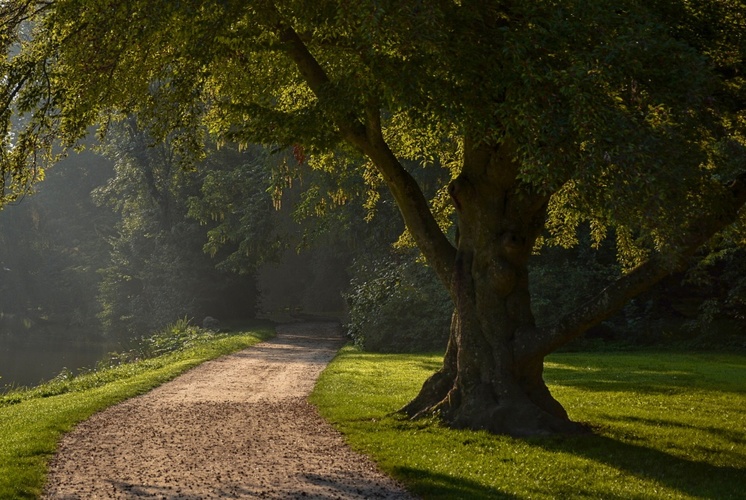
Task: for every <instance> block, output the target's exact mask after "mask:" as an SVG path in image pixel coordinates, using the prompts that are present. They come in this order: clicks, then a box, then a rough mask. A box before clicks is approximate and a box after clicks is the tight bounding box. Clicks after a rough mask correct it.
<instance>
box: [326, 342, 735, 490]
mask: <svg viewBox="0 0 746 500" xmlns="http://www.w3.org/2000/svg"><path fill="white" fill-rule="evenodd" d="M439 364H440V357H438V356H428V355H381V354H372V353H362V352H359V351H357V350H355V349H353V348H345V349H344V350H343V351H342V352H341V353H340V355H339V356H337V358H336V359H335V360H334V361H333V363H332V364H331V365H330V366H329V368H327V370H326V371H325V372H324V373H323V375H322V377H321V379H320V381H319V383H318V385H317V386H316V389H315V391H314V394H313V395H312V401H313V402H314V403H315V404H317V405H318V406H319V408H320V410H321V412H322V414H323V415H324V416H325V417H326V418H327V419H329V420H330V421H332V422H333V423H334V424H335V425H336V426H337V427H338V428H339V429H340V430H341V431H342V432H343V433H345V434H346V436H347V439H348V441H349V442H350V444H351V445H352V446H353V447H354V448H356V449H358V450H362V451H364V452H365V453H368V454H369V455H371V456H373V457H374V458H375V459H376V460H377V461H378V463H379V464H380V466H381V468H382V469H384V470H385V471H387V472H388V473H390V474H392V475H393V476H395V477H396V478H398V479H399V480H401V481H402V482H403V483H404V484H406V485H407V487H408V488H409V489H410V490H411V491H412V492H414V493H415V494H418V495H421V496H423V497H424V498H428V499H429V498H444V499H445V498H448V499H452V498H491V499H499V498H521V499H523V498H532V499H537V498H552V499H556V498H592V499H599V498H603V499H654V498H713V499H728V498H734V499H735V498H746V357H744V356H735V355H732V356H729V355H711V354H672V353H623V354H617V353H614V354H610V353H568V354H557V355H553V356H551V357H550V358H549V360H548V363H547V369H546V378H547V381H548V382H549V383H550V388H551V389H552V391H553V393H554V394H555V395H556V397H557V398H558V399H559V400H560V401H561V402H562V403H563V404H564V405H565V407H566V408H567V409H568V411H569V412H570V416H571V418H573V419H574V420H577V421H582V422H587V423H589V424H591V425H592V426H593V427H594V428H595V429H596V433H595V435H591V436H581V437H569V438H533V439H522V440H519V439H513V438H509V437H505V436H493V435H489V434H487V433H484V432H470V431H455V430H450V429H446V428H443V427H442V426H439V425H438V424H437V423H434V422H410V421H407V420H405V419H403V418H401V417H400V416H398V415H392V412H394V411H395V410H397V409H398V408H400V407H401V406H403V405H404V404H405V403H406V402H407V401H408V400H409V399H411V398H412V397H413V396H414V395H415V394H416V393H417V391H418V389H419V388H420V385H421V384H422V382H423V381H424V379H425V378H427V376H428V375H429V374H431V373H432V372H433V371H434V370H436V369H437V368H438V366H439Z"/></svg>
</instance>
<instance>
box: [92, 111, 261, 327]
mask: <svg viewBox="0 0 746 500" xmlns="http://www.w3.org/2000/svg"><path fill="white" fill-rule="evenodd" d="M104 150H105V151H106V153H107V155H108V156H109V157H111V159H112V160H113V162H114V174H115V175H114V176H113V177H111V178H110V179H109V180H108V182H107V183H106V184H104V185H102V186H101V187H99V188H97V189H96V190H95V191H94V197H95V199H96V200H97V201H98V203H100V204H102V205H108V206H109V207H110V208H111V209H112V210H113V211H114V212H115V213H116V214H118V215H119V217H120V219H119V221H118V222H117V223H116V225H115V227H114V228H113V232H114V235H113V236H112V237H110V238H109V244H110V258H109V259H107V261H108V262H107V261H103V262H102V264H101V265H102V266H103V267H102V269H100V270H99V273H100V274H101V283H100V285H99V289H100V292H99V303H100V305H101V313H100V315H99V316H100V318H101V320H102V322H103V326H104V330H105V331H106V332H108V333H110V334H111V333H115V334H116V333H118V334H122V333H125V334H127V335H130V336H131V335H132V334H143V333H145V332H150V331H153V330H156V329H158V328H162V327H163V326H165V324H167V323H169V322H172V321H175V320H176V319H178V318H182V317H188V318H194V319H197V320H198V321H201V319H202V318H203V317H204V316H206V315H213V316H217V317H219V318H221V319H228V318H253V317H254V316H255V312H256V302H257V294H256V280H255V278H254V274H255V271H256V265H257V262H258V261H259V258H258V257H257V256H256V253H257V252H254V253H250V252H248V251H247V249H245V248H244V249H240V250H237V252H238V251H240V253H241V255H243V256H244V257H245V258H246V260H247V263H246V264H245V265H244V266H243V268H241V269H236V270H237V271H240V272H238V273H229V272H223V271H220V270H217V269H216V267H215V265H216V263H217V262H218V261H217V260H213V259H212V258H211V257H210V256H209V255H206V254H205V253H204V252H203V248H202V247H203V245H204V244H205V241H206V239H207V237H206V236H207V233H209V232H210V231H215V230H216V229H215V226H216V225H217V223H215V222H213V221H210V220H206V221H204V223H202V224H200V223H199V222H198V221H196V220H194V219H193V218H191V217H189V198H190V197H194V198H195V199H197V200H199V199H201V198H200V190H201V189H202V187H203V185H204V184H208V185H209V184H210V183H211V182H215V181H214V179H215V178H216V177H218V176H220V175H221V172H224V171H225V170H226V169H230V170H231V171H233V170H239V169H238V168H237V165H239V166H240V165H241V164H242V163H245V162H247V161H249V158H252V155H249V154H243V153H239V152H237V151H235V149H231V148H225V149H224V150H223V151H222V152H215V151H212V150H210V154H209V155H208V156H207V158H206V159H205V160H204V161H203V162H201V164H200V167H201V169H200V171H199V172H198V171H193V170H185V169H182V168H179V167H178V166H177V165H178V163H179V162H178V157H177V155H176V154H175V152H174V150H173V148H170V147H169V142H168V140H166V141H165V142H162V143H158V144H153V140H152V139H151V138H150V137H149V136H148V134H147V133H145V132H144V131H142V130H140V129H139V128H138V127H137V124H136V123H135V121H134V120H126V121H124V122H122V123H120V124H117V125H116V126H115V130H112V131H111V133H110V134H109V136H108V138H107V144H106V146H105V148H104ZM227 189H228V187H227V186H223V188H222V189H221V190H220V191H221V192H222V193H225V192H226V191H227ZM256 194H261V193H256ZM213 196H214V195H213ZM262 203H263V204H264V205H265V207H264V210H263V211H262V210H261V208H260V205H261V204H262ZM254 205H256V207H255V208H254V211H253V213H252V217H253V219H252V220H254V221H255V224H254V225H255V226H256V227H259V228H262V227H266V226H267V224H268V220H269V217H268V213H269V211H270V209H271V200H270V198H269V195H265V196H264V197H261V196H258V195H257V196H255V197H254ZM252 237H253V239H254V241H255V244H256V246H257V247H261V246H262V245H261V243H262V242H263V241H264V239H266V235H263V234H262V235H260V234H256V231H255V233H252ZM262 237H263V238H262ZM260 238H262V239H260ZM226 247H228V248H232V247H233V246H232V245H230V244H229V242H226ZM213 255H214V253H213ZM231 270H233V269H231Z"/></svg>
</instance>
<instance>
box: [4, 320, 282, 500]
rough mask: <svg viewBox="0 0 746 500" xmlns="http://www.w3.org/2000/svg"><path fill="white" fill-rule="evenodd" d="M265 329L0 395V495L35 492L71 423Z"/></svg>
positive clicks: (253, 339) (263, 334) (267, 332)
mask: <svg viewBox="0 0 746 500" xmlns="http://www.w3.org/2000/svg"><path fill="white" fill-rule="evenodd" d="M271 335H272V329H271V328H268V327H263V328H252V329H251V330H246V331H241V332H238V333H234V334H231V335H229V336H218V337H217V338H216V339H215V340H209V341H205V342H201V343H200V344H199V345H196V346H193V347H187V348H184V349H179V350H178V351H176V352H171V353H169V354H164V355H162V356H158V357H155V358H152V359H146V360H142V361H137V362H134V363H127V364H122V365H119V366H116V367H112V368H108V369H104V370H99V371H95V372H91V373H87V374H84V375H80V376H78V377H65V376H63V377H58V378H57V379H55V380H53V381H51V382H49V383H47V384H44V385H42V386H39V387H37V388H34V389H30V390H26V391H17V392H15V393H12V394H8V395H5V396H0V498H8V499H10V498H13V499H17V498H36V497H37V496H38V495H39V494H40V492H41V489H42V487H43V482H44V476H45V470H46V464H47V462H48V460H49V459H50V458H51V457H52V455H53V453H54V451H55V448H56V446H57V442H58V441H59V439H60V437H61V436H62V434H63V433H65V432H67V431H69V430H70V429H72V427H73V426H74V425H75V424H76V423H78V422H80V421H82V420H84V419H86V418H88V417H89V416H91V415H92V414H93V413H95V412H97V411H100V410H102V409H104V408H106V407H108V406H111V405H113V404H115V403H117V402H119V401H122V400H124V399H127V398H131V397H133V396H136V395H138V394H142V393H144V392H147V391H148V390H150V389H152V388H154V387H156V386H158V385H160V384H162V383H164V382H166V381H168V380H170V379H172V378H174V377H176V376H177V375H179V374H181V373H183V372H185V371H186V370H188V369H190V368H193V367H195V366H197V365H199V364H200V363H203V362H205V361H207V360H210V359H214V358H217V357H219V356H222V355H223V354H228V353H231V352H235V351H238V350H241V349H244V348H246V347H249V346H251V345H253V344H255V343H257V342H259V341H260V340H262V339H264V338H268V337H269V336H271Z"/></svg>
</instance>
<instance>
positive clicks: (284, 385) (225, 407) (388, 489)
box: [44, 323, 411, 500]
mask: <svg viewBox="0 0 746 500" xmlns="http://www.w3.org/2000/svg"><path fill="white" fill-rule="evenodd" d="M343 342H344V341H343V339H342V338H341V337H340V334H339V333H338V330H337V327H336V326H335V325H332V324H322V323H316V324H311V323H309V324H302V325H286V326H284V327H281V328H278V335H277V337H275V338H274V339H272V340H270V341H267V342H263V343H261V344H258V345H257V346H255V347H252V348H250V349H247V350H245V351H242V352H239V353H236V354H233V355H230V356H225V357H222V358H219V359H217V360H214V361H210V362H207V363H204V364H203V365H200V366H199V367H197V368H195V369H193V370H191V371H189V372H187V373H186V374H184V375H182V376H180V377H178V378H177V379H175V380H173V381H171V382H169V383H167V384H164V385H162V386H161V387H159V388H157V389H155V390H153V391H151V392H149V393H147V394H145V395H143V396H140V397H137V398H134V399H131V400H128V401H125V402H123V403H121V404H119V405H116V406H113V407H111V408H109V409H107V410H105V411H103V412H101V413H99V414H97V415H94V416H93V417H92V418H90V419H89V420H87V421H85V422H83V423H81V424H80V425H79V426H78V427H76V428H75V430H74V431H73V432H71V433H69V434H68V435H66V436H65V437H64V439H63V441H62V443H61V445H60V449H59V452H58V454H57V455H56V456H55V458H54V459H53V460H52V463H51V466H50V474H49V478H48V482H47V486H46V489H45V492H44V498H55V499H81V500H82V499H85V500H88V499H95V498H162V499H202V498H283V499H286V498H324V499H326V498H342V499H347V498H366V499H368V498H411V497H410V496H409V495H408V494H407V493H406V492H405V491H404V490H402V489H401V487H399V486H398V485H397V484H396V483H395V482H394V481H392V480H391V479H389V478H388V477H386V476H384V475H383V474H382V473H380V472H379V471H378V470H377V469H376V467H375V465H374V464H373V463H371V461H370V460H368V459H367V458H366V457H364V456H362V455H359V454H357V453H354V452H352V451H351V450H350V449H349V448H348V447H347V446H346V445H345V443H344V441H343V440H342V437H341V436H340V434H339V433H338V432H336V431H335V430H334V429H332V428H331V427H330V426H329V425H328V424H327V423H326V422H325V421H324V420H323V419H321V417H320V416H319V415H318V413H317V411H316V409H315V408H314V407H313V406H311V405H309V404H308V402H307V401H306V397H307V396H308V394H309V392H310V391H311V389H312V388H313V384H314V382H315V381H316V378H317V377H318V375H319V373H321V371H322V370H323V369H324V367H325V366H326V364H327V363H328V362H329V361H330V360H331V358H332V357H333V356H334V354H335V353H336V351H337V349H339V347H340V346H341V345H342V344H343Z"/></svg>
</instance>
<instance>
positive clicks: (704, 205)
mask: <svg viewBox="0 0 746 500" xmlns="http://www.w3.org/2000/svg"><path fill="white" fill-rule="evenodd" d="M1 5H2V18H1V19H0V23H1V25H0V29H2V32H0V43H3V44H4V45H5V51H6V55H7V56H6V59H5V61H4V62H3V63H2V65H3V66H2V68H3V73H4V76H3V81H2V85H3V87H4V94H3V101H2V102H0V106H2V107H0V111H2V121H1V123H2V124H3V126H4V128H5V134H4V135H3V139H2V140H3V158H2V160H3V162H2V166H3V167H2V168H3V169H4V170H3V172H4V174H5V178H6V179H9V180H10V182H6V184H5V189H6V192H8V193H9V194H10V195H12V190H13V188H15V187H19V186H21V185H23V184H24V182H26V181H27V180H28V178H29V176H28V175H27V173H28V172H31V171H33V169H34V167H36V166H37V165H38V163H39V161H40V159H41V152H45V151H48V152H50V153H53V152H54V151H55V150H54V149H53V146H54V145H55V143H56V142H60V143H61V144H62V145H63V146H71V145H73V144H75V142H76V141H77V140H79V139H80V138H81V137H83V136H84V134H85V133H86V130H87V128H88V127H89V126H90V125H93V124H98V125H100V126H101V129H100V130H101V131H102V132H105V131H106V126H107V124H109V123H110V122H111V121H112V120H116V119H118V118H120V117H122V116H126V115H130V114H135V115H137V117H138V120H139V122H140V123H141V125H142V126H143V127H147V128H148V129H149V130H150V132H151V133H152V134H154V135H155V136H159V135H160V136H165V135H166V134H170V137H171V138H172V141H173V142H172V143H173V144H174V146H175V147H176V148H177V149H179V150H180V152H182V153H183V152H190V151H192V152H194V151H198V150H199V147H200V141H201V139H202V137H203V135H204V134H205V133H209V134H212V135H213V136H215V137H217V138H218V139H219V140H223V141H236V142H238V143H241V144H251V143H262V144H272V145H275V146H278V147H291V146H292V147H294V150H295V153H296V156H297V157H301V158H304V157H305V158H307V159H308V161H309V162H310V163H311V164H312V165H313V166H315V167H316V168H323V169H327V170H329V171H331V172H334V173H335V175H337V176H338V177H339V178H340V179H343V180H345V181H348V180H349V179H350V178H351V177H354V176H355V175H357V174H358V173H359V174H360V178H361V179H363V181H361V182H367V183H369V184H375V182H377V181H378V182H382V183H383V184H384V185H385V186H387V187H388V189H389V190H390V191H391V194H392V195H393V198H394V200H395V202H396V204H397V205H398V207H399V210H400V212H401V214H402V217H403V219H404V221H405V223H406V227H407V228H408V231H409V233H410V235H411V237H412V239H413V240H414V242H415V243H416V245H417V246H418V247H419V249H420V251H421V252H422V254H423V255H424V257H425V258H426V259H427V262H428V263H429V265H430V266H431V267H432V268H433V269H434V270H435V272H436V273H437V275H438V276H439V278H440V280H441V281H442V283H443V285H444V286H445V287H446V288H447V290H448V291H449V293H450V296H451V297H452V299H453V301H454V303H455V306H456V307H455V312H454V315H453V321H452V327H451V337H450V342H449V346H448V349H447V352H446V355H445V358H444V364H443V367H442V369H441V370H440V371H438V372H437V373H436V374H435V375H433V377H431V378H430V379H429V380H428V381H427V382H426V383H425V384H424V386H423V388H422V391H421V393H420V394H419V396H417V398H416V399H415V400H414V401H412V402H411V403H410V404H409V405H408V406H407V407H406V408H405V410H406V411H407V412H408V413H409V414H410V415H412V416H417V415H425V414H438V415H440V417H441V418H442V419H443V420H444V421H446V422H448V423H449V424H451V425H453V426H457V427H470V428H479V429H482V428H483V429H488V430H490V431H493V432H500V433H509V434H515V435H522V434H535V433H547V432H550V433H551V432H571V431H575V430H579V427H580V426H578V425H577V424H575V423H573V422H571V421H570V420H569V418H568V416H567V413H566V411H565V410H564V408H563V407H562V405H561V404H560V403H559V402H557V401H556V400H555V399H554V398H553V397H552V395H551V394H550V392H549V390H548V389H547V387H546V385H545V383H544V380H543V378H542V369H543V360H544V357H545V356H546V355H547V354H549V353H551V352H552V351H553V350H555V349H557V348H558V347H560V346H562V345H563V344H565V343H567V342H568V341H570V340H571V339H573V338H575V337H576V336H578V335H580V334H581V333H582V332H583V331H584V330H585V329H587V328H589V327H590V326H592V325H594V324H597V323H598V322H600V321H602V320H603V319H605V318H607V317H609V316H610V315H611V314H613V313H614V312H615V311H617V310H618V309H619V308H620V307H621V306H622V305H623V304H624V303H625V302H626V301H627V300H629V299H630V298H631V297H633V296H635V295H636V294H638V293H640V292H642V291H644V290H646V289H647V288H649V287H651V286H653V285H654V284H655V283H656V282H657V281H659V280H660V279H662V278H663V277H664V276H666V275H667V274H669V273H670V272H672V271H673V270H676V269H679V268H681V267H683V266H686V265H688V264H689V262H690V259H691V258H692V256H693V255H694V254H695V252H696V250H697V249H698V248H699V247H700V246H701V245H702V244H703V243H705V242H707V241H708V240H709V239H710V238H711V237H712V236H713V235H714V234H716V233H717V232H718V231H721V230H722V229H723V228H725V227H728V226H729V225H731V224H732V223H733V222H734V221H736V220H737V219H738V217H739V210H740V208H741V206H742V205H743V204H744V202H745V201H746V186H745V185H744V178H745V177H744V171H746V169H745V168H744V163H743V161H744V140H743V126H744V111H743V110H744V106H743V104H744V102H745V101H746V93H745V91H744V81H743V74H744V73H743V70H744V65H743V55H744V52H745V51H744V34H743V33H744V30H743V25H744V19H746V13H745V9H744V6H743V4H742V3H741V2H740V1H738V0H717V1H711V2H691V1H689V0H646V1H644V2H643V1H638V0H622V1H618V0H614V1H611V0H598V1H594V2H582V1H579V0H552V1H544V0H539V1H532V2H523V1H511V0H507V1H478V0H460V1H459V0H434V1H430V2H422V1H420V0H360V1H357V2H347V1H344V0H315V1H313V2H311V1H305V0H287V1H283V2H273V1H271V0H258V1H245V0H205V1H192V2H173V1H171V0H147V1H146V0H44V1H34V0H14V1H5V2H2V4H1ZM14 113H15V115H17V116H18V118H17V119H14V118H13V117H12V114H14ZM355 157H359V158H362V159H364V161H363V163H359V162H355V161H351V158H355ZM360 165H362V166H360ZM433 166H437V167H438V168H447V169H449V171H450V173H451V178H452V180H451V181H450V182H449V183H447V184H444V185H443V186H441V189H440V190H438V192H437V194H436V196H435V198H434V201H429V200H428V199H427V198H426V197H425V196H424V195H423V190H422V189H421V187H420V186H419V185H418V183H417V182H416V180H415V176H413V175H412V173H411V172H412V169H414V168H433ZM8 176H11V177H13V179H10V177H8ZM8 189H10V190H11V191H8ZM448 196H450V199H451V200H452V208H453V210H455V214H456V216H457V221H458V222H457V225H458V232H457V237H456V239H455V242H454V241H452V240H449V238H448V237H447V236H446V232H445V231H444V228H445V227H446V225H447V224H448V210H446V209H445V208H444V205H443V203H442V200H443V199H445V198H447V197H448ZM581 224H587V225H589V227H590V228H591V232H592V235H593V238H594V241H596V242H599V241H600V240H602V239H604V238H605V237H607V235H608V236H609V237H615V238H616V240H617V245H618V248H619V249H620V258H621V259H622V260H623V262H624V263H625V265H626V268H627V272H626V273H625V274H624V275H622V276H620V277H619V279H618V280H617V281H616V282H614V283H612V284H611V285H610V286H609V287H608V288H606V289H605V290H604V291H603V292H601V293H600V294H598V295H597V296H595V297H590V298H589V301H588V302H587V303H586V304H585V305H583V306H582V307H580V308H579V309H577V310H574V311H569V312H567V313H566V314H565V315H562V316H561V317H559V318H556V319H554V320H551V321H549V320H547V319H545V318H542V321H541V322H540V324H541V325H545V326H537V322H536V321H535V319H534V317H533V315H532V312H531V304H530V294H529V286H528V265H529V257H530V255H531V253H532V251H533V250H534V248H535V247H536V245H537V239H539V238H542V239H545V240H546V239H548V240H550V241H553V242H555V243H560V244H572V242H573V238H574V234H575V231H576V230H577V228H578V227H579V226H580V225H581Z"/></svg>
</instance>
